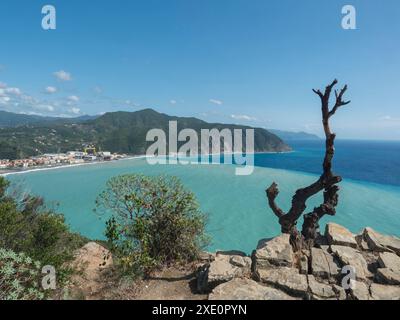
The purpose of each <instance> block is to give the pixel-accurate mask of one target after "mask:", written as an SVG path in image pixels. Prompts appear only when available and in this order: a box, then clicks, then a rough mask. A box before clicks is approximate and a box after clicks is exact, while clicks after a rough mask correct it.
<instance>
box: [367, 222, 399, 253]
mask: <svg viewBox="0 0 400 320" xmlns="http://www.w3.org/2000/svg"><path fill="white" fill-rule="evenodd" d="M363 236H364V239H365V241H367V243H368V246H369V248H370V249H371V250H373V251H377V252H394V253H396V254H397V255H400V239H399V238H397V237H392V236H386V235H382V234H380V233H378V232H376V231H374V230H373V229H371V228H365V229H364V231H363Z"/></svg>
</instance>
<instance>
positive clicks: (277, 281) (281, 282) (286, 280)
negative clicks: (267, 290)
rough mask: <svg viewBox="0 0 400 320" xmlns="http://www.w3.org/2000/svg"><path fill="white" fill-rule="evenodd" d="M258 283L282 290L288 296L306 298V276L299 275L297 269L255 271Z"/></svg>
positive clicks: (282, 268) (284, 268) (283, 268)
mask: <svg viewBox="0 0 400 320" xmlns="http://www.w3.org/2000/svg"><path fill="white" fill-rule="evenodd" d="M256 277H257V279H258V280H259V281H261V282H263V283H266V284H269V285H272V286H273V287H275V288H279V289H281V290H284V291H285V292H287V293H288V294H290V295H293V296H299V297H304V298H305V297H307V291H308V282H307V276H306V275H303V274H300V273H299V271H298V270H297V269H294V268H288V267H281V268H279V269H277V268H270V269H259V270H257V271H256Z"/></svg>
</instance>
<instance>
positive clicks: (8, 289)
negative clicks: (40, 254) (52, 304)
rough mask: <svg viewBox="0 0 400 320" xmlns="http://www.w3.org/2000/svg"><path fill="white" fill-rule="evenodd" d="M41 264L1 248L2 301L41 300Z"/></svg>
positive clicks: (0, 280) (42, 295)
mask: <svg viewBox="0 0 400 320" xmlns="http://www.w3.org/2000/svg"><path fill="white" fill-rule="evenodd" d="M39 281H40V262H37V261H34V260H32V259H31V258H29V257H28V256H26V255H25V254H23V253H15V252H13V251H11V250H5V249H2V248H0V300H40V299H43V298H44V297H45V295H44V292H43V291H42V290H41V289H40V287H39V283H40V282H39Z"/></svg>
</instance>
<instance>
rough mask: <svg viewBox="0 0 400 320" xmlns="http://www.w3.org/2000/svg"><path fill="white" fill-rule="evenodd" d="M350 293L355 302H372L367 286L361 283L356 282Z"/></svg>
mask: <svg viewBox="0 0 400 320" xmlns="http://www.w3.org/2000/svg"><path fill="white" fill-rule="evenodd" d="M350 292H351V296H352V298H353V299H354V300H370V298H371V297H370V295H369V289H368V287H367V285H366V284H365V283H364V282H361V281H354V282H353V285H352V288H350Z"/></svg>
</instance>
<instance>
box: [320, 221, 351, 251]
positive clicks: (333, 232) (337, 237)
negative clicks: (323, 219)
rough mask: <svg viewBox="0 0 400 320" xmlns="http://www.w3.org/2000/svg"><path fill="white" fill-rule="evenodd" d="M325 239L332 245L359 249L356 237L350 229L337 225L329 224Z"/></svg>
mask: <svg viewBox="0 0 400 320" xmlns="http://www.w3.org/2000/svg"><path fill="white" fill-rule="evenodd" d="M325 237H326V238H327V239H328V243H329V244H330V245H339V246H349V247H352V248H357V241H356V239H355V236H354V235H353V234H352V233H351V232H350V231H349V230H348V229H346V228H345V227H343V226H341V225H338V224H336V223H328V224H327V225H326V228H325Z"/></svg>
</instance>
